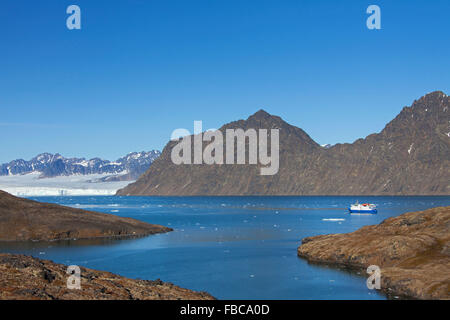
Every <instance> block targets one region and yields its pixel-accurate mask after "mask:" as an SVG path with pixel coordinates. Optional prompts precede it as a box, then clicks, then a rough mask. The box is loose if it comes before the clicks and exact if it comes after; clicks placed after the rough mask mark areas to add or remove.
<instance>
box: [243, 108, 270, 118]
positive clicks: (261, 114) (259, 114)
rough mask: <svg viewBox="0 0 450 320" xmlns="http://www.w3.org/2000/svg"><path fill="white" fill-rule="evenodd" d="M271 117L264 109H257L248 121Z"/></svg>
mask: <svg viewBox="0 0 450 320" xmlns="http://www.w3.org/2000/svg"><path fill="white" fill-rule="evenodd" d="M270 117H273V115H271V114H270V113H268V112H267V111H265V110H264V109H259V110H258V111H256V112H255V113H254V114H252V115H251V116H250V117H248V119H267V118H270Z"/></svg>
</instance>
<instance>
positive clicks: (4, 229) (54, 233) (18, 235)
mask: <svg viewBox="0 0 450 320" xmlns="http://www.w3.org/2000/svg"><path fill="white" fill-rule="evenodd" d="M169 231H172V229H171V228H167V227H164V226H160V225H155V224H149V223H146V222H142V221H138V220H135V219H131V218H123V217H119V216H116V215H112V214H106V213H100V212H95V211H86V210H81V209H75V208H70V207H65V206H60V205H57V204H51V203H41V202H37V201H32V200H28V199H23V198H18V197H15V196H13V195H10V194H9V193H6V192H4V191H1V190H0V241H55V240H72V239H97V238H114V239H124V238H134V237H142V236H146V235H151V234H156V233H164V232H169Z"/></svg>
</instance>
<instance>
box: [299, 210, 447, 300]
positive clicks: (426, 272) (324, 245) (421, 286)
mask: <svg viewBox="0 0 450 320" xmlns="http://www.w3.org/2000/svg"><path fill="white" fill-rule="evenodd" d="M449 231H450V207H438V208H433V209H429V210H425V211H419V212H409V213H405V214H402V215H400V216H398V217H393V218H389V219H386V220H385V221H383V222H382V223H380V224H379V225H372V226H365V227H362V228H361V229H358V230H357V231H355V232H352V233H346V234H330V235H320V236H315V237H308V238H305V239H303V240H302V245H301V246H300V247H299V248H298V255H299V256H300V257H303V258H306V259H307V260H309V261H311V262H316V263H326V264H332V265H333V264H334V265H343V266H346V267H350V268H357V269H366V268H367V267H368V266H369V265H377V266H379V267H380V269H381V290H383V291H384V292H386V293H388V294H395V295H400V296H407V297H414V298H419V299H450V252H449V247H450V232H449Z"/></svg>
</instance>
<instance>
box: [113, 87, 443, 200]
mask: <svg viewBox="0 0 450 320" xmlns="http://www.w3.org/2000/svg"><path fill="white" fill-rule="evenodd" d="M449 109H450V98H449V97H448V96H447V95H446V94H444V93H443V92H440V91H436V92H432V93H430V94H427V95H425V96H424V97H422V98H420V99H419V100H416V101H414V103H413V104H412V106H411V107H404V108H403V110H402V111H401V112H400V114H399V115H398V116H397V117H395V119H393V120H392V121H391V122H389V123H388V124H387V125H386V127H385V128H384V129H383V130H382V131H381V132H380V133H376V134H371V135H369V136H367V137H366V138H365V139H358V140H356V141H355V142H354V143H351V144H350V143H345V144H336V145H334V146H331V147H329V148H323V147H321V146H320V145H318V144H317V143H316V142H314V141H313V140H312V139H311V138H310V137H309V136H308V135H307V134H306V133H305V132H304V131H303V130H301V129H299V128H297V127H295V126H292V125H289V124H288V123H286V122H285V121H283V120H282V119H281V118H279V117H277V116H272V115H270V114H268V113H266V112H264V111H262V110H261V111H258V112H257V113H255V114H254V115H252V116H250V117H249V118H248V119H247V120H239V121H235V122H232V123H229V124H227V125H225V126H223V127H222V128H220V129H219V130H220V131H222V132H225V130H226V129H227V128H242V129H244V130H246V129H248V128H255V129H259V128H263V129H271V128H279V129H280V139H279V141H280V153H279V154H280V165H279V172H278V173H277V174H276V175H273V176H262V175H260V174H259V173H260V172H259V168H260V165H248V164H246V165H229V164H223V165H217V164H214V165H207V164H201V165H188V164H181V165H175V164H174V163H172V161H171V150H172V148H173V147H174V146H175V145H176V144H177V142H173V141H171V142H169V143H168V144H167V145H166V147H165V148H164V150H163V152H162V154H161V156H160V157H159V158H158V159H157V160H156V161H155V162H154V163H153V164H152V166H151V167H150V169H149V170H148V171H147V172H146V173H144V174H143V175H142V176H141V177H140V178H139V179H138V180H137V181H136V182H135V183H132V184H130V185H128V186H127V187H125V188H124V189H121V190H119V191H118V193H117V194H119V195H369V194H370V195H448V194H450V186H449V181H450V160H449V159H450V126H449V124H450V116H449ZM205 144H206V143H204V146H205ZM247 149H248V148H247ZM224 150H225V147H224ZM247 159H248V158H247Z"/></svg>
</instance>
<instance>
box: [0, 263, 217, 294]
mask: <svg viewBox="0 0 450 320" xmlns="http://www.w3.org/2000/svg"><path fill="white" fill-rule="evenodd" d="M66 270H67V266H65V265H62V264H56V263H53V262H51V261H47V260H40V259H37V258H33V257H29V256H24V255H12V254H0V299H3V300H15V299H19V300H56V299H58V300H176V299H183V300H212V299H214V298H213V297H212V296H210V295H209V294H207V293H205V292H195V291H191V290H188V289H183V288H180V287H178V286H175V285H173V284H171V283H165V282H162V281H160V280H156V281H148V280H133V279H128V278H124V277H120V276H117V275H115V274H112V273H109V272H104V271H96V270H91V269H86V268H81V289H79V290H78V289H68V288H67V279H68V277H69V275H68V274H67V273H66Z"/></svg>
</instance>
